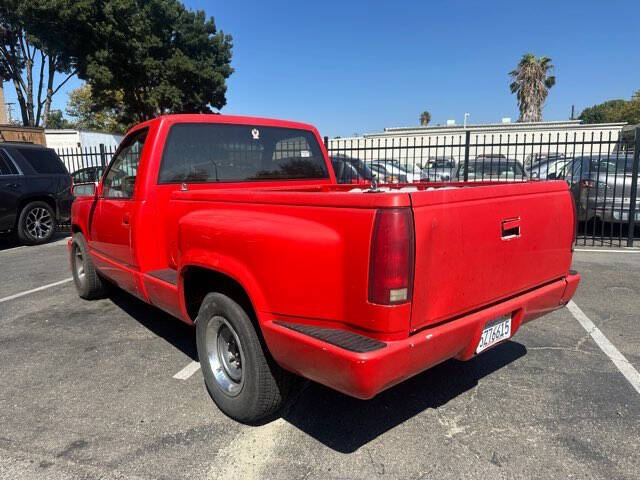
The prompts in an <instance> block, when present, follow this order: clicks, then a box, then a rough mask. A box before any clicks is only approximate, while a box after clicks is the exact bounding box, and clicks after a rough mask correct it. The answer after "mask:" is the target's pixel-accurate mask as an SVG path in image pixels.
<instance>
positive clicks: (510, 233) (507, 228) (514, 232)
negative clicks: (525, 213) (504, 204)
mask: <svg viewBox="0 0 640 481" xmlns="http://www.w3.org/2000/svg"><path fill="white" fill-rule="evenodd" d="M501 232H502V237H501V238H502V240H508V239H514V238H516V237H520V217H515V218H513V219H505V220H503V221H502V223H501Z"/></svg>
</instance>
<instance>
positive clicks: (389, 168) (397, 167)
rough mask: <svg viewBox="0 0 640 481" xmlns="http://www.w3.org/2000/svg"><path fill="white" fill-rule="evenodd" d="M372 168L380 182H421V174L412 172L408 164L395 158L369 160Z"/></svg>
mask: <svg viewBox="0 0 640 481" xmlns="http://www.w3.org/2000/svg"><path fill="white" fill-rule="evenodd" d="M367 163H368V164H369V167H370V168H371V170H372V171H373V172H374V173H375V174H377V176H378V179H379V180H380V182H386V183H396V182H401V183H404V182H419V181H420V174H419V173H415V172H410V171H409V169H408V168H407V166H405V165H404V164H402V163H400V162H399V161H397V160H395V159H378V160H371V161H367Z"/></svg>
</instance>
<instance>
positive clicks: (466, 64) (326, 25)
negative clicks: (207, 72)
mask: <svg viewBox="0 0 640 481" xmlns="http://www.w3.org/2000/svg"><path fill="white" fill-rule="evenodd" d="M185 3H186V5H187V6H188V7H189V8H192V9H204V10H205V11H206V13H207V14H208V15H212V16H214V18H215V20H216V24H217V26H218V28H219V29H222V30H223V31H225V32H226V33H230V34H231V35H232V36H233V38H234V41H233V43H234V49H233V59H232V66H233V67H234V68H235V73H234V74H233V75H232V76H231V78H230V79H229V82H228V94H227V101H228V102H227V106H225V107H224V108H223V109H222V112H223V113H229V114H246V115H259V116H267V117H276V118H286V119H292V120H299V121H305V122H310V123H313V124H315V125H316V126H317V127H318V128H319V130H320V132H321V133H322V134H323V135H329V136H336V135H341V136H348V135H352V134H353V133H355V132H357V133H365V132H375V131H380V130H382V129H383V128H384V127H389V126H405V125H415V124H417V123H418V115H419V113H420V112H421V111H422V110H425V109H426V110H429V111H430V112H431V116H432V124H434V125H435V124H438V123H445V122H446V120H447V119H455V120H456V121H457V122H458V123H461V122H462V118H463V115H464V113H465V112H469V113H470V114H471V117H470V122H472V123H481V122H495V121H499V120H500V119H501V118H502V117H512V118H513V119H514V120H515V119H516V118H517V116H518V110H517V105H516V100H515V96H513V95H511V94H510V92H509V89H508V86H509V78H508V75H507V73H508V72H509V71H510V70H511V69H512V68H513V67H514V66H515V65H516V63H517V62H518V60H519V58H520V57H521V55H522V54H523V53H525V52H533V53H535V54H536V55H547V56H550V57H551V58H552V59H553V63H554V65H555V75H556V77H557V84H556V86H555V87H554V88H553V89H552V90H551V93H550V95H549V98H548V99H547V104H546V107H545V109H544V112H543V113H544V117H545V119H546V120H558V119H567V118H568V117H569V115H570V112H571V105H572V104H575V106H576V112H577V113H579V112H580V111H581V110H582V109H583V108H584V107H586V106H590V105H593V104H595V103H599V102H602V101H604V100H608V99H611V98H629V97H630V96H631V94H632V93H633V92H634V91H635V90H638V89H640V51H639V50H638V44H640V28H639V27H638V24H637V22H638V18H640V2H638V1H637V0H629V1H625V2H623V1H612V0H610V1H607V2H606V3H605V2H602V1H585V0H582V1H562V0H560V1H558V0H556V1H553V2H551V1H549V2H547V1H543V0H537V1H536V2H519V1H513V0H512V1H508V2H507V1H458V2H453V1H452V2H446V1H421V2H419V1H416V2H401V1H397V2H388V1H387V2H378V1H358V2H355V1H353V2H349V1H341V2H337V1H332V0H327V1H323V2H318V3H312V2H309V1H300V0H298V1H246V2H239V1H233V2H232V1H228V0H187V1H186V2H185ZM78 85H79V81H73V82H69V84H68V87H67V88H66V89H65V90H66V91H69V90H71V89H72V88H74V87H77V86H78ZM5 88H6V93H7V97H8V98H9V99H8V100H7V101H11V100H10V99H11V98H15V94H14V93H13V88H12V87H10V86H9V84H5ZM66 100H67V96H66V93H62V94H58V97H57V99H55V102H54V103H55V107H56V108H64V104H65V102H66Z"/></svg>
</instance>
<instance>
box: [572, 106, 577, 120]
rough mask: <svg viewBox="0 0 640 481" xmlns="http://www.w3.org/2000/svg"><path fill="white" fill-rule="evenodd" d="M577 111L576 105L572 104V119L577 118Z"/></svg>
mask: <svg viewBox="0 0 640 481" xmlns="http://www.w3.org/2000/svg"><path fill="white" fill-rule="evenodd" d="M575 113H576V106H575V105H572V106H571V120H573V119H575V118H576V117H575Z"/></svg>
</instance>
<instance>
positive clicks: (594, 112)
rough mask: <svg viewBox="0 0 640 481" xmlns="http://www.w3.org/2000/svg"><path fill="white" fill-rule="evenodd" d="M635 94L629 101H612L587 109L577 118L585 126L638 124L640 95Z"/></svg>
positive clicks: (639, 119) (639, 121) (639, 120)
mask: <svg viewBox="0 0 640 481" xmlns="http://www.w3.org/2000/svg"><path fill="white" fill-rule="evenodd" d="M638 94H639V92H635V93H634V95H633V96H632V97H631V100H624V99H614V100H607V101H606V102H603V103H601V104H597V105H594V106H593V107H587V108H586V109H584V110H583V111H582V113H581V114H580V116H579V117H578V118H579V119H580V120H582V121H583V122H584V123H585V124H597V123H606V122H628V123H629V124H640V95H638Z"/></svg>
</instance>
